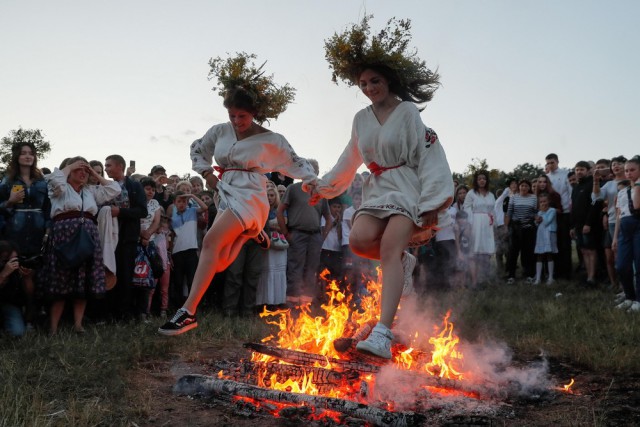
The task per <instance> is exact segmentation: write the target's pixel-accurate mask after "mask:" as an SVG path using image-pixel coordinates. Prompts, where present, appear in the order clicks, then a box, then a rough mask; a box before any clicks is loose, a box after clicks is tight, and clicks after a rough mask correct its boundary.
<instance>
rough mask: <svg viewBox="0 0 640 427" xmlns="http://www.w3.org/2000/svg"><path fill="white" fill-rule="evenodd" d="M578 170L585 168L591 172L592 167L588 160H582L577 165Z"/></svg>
mask: <svg viewBox="0 0 640 427" xmlns="http://www.w3.org/2000/svg"><path fill="white" fill-rule="evenodd" d="M575 167H576V168H585V169H586V170H591V165H590V164H589V162H587V161H586V160H580V161H579V162H578V163H576V166H575Z"/></svg>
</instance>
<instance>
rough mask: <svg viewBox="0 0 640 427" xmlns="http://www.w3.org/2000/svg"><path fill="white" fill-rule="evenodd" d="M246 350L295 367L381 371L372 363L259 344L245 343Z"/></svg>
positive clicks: (366, 371) (368, 371)
mask: <svg viewBox="0 0 640 427" xmlns="http://www.w3.org/2000/svg"><path fill="white" fill-rule="evenodd" d="M244 347H245V348H248V349H251V350H253V351H255V352H258V353H262V354H266V355H268V356H273V357H276V358H278V359H280V360H283V361H285V362H289V363H293V364H295V365H302V366H313V365H314V364H315V363H320V364H323V365H326V364H327V363H329V364H331V366H332V367H333V368H334V369H337V370H339V371H358V372H364V373H376V372H379V371H380V366H376V365H372V364H370V363H362V362H358V361H350V360H339V359H334V358H332V357H326V356H322V355H320V354H313V353H305V352H303V351H296V350H287V349H284V348H278V347H271V346H268V345H264V344H258V343H245V344H244ZM379 363H387V361H386V360H382V359H381V361H380V362H379Z"/></svg>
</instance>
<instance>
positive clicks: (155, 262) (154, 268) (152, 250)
mask: <svg viewBox="0 0 640 427" xmlns="http://www.w3.org/2000/svg"><path fill="white" fill-rule="evenodd" d="M142 250H143V251H144V254H145V255H146V256H147V259H148V261H149V265H150V266H151V273H152V274H153V278H154V279H160V278H161V277H162V275H163V274H164V261H162V257H161V256H160V253H159V252H158V248H157V246H156V244H155V243H153V242H149V245H147V246H142Z"/></svg>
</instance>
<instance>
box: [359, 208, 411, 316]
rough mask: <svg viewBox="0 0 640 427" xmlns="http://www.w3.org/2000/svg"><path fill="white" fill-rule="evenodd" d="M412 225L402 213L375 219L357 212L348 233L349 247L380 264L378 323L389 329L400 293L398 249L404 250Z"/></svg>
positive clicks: (400, 279)
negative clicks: (380, 292) (380, 294)
mask: <svg viewBox="0 0 640 427" xmlns="http://www.w3.org/2000/svg"><path fill="white" fill-rule="evenodd" d="M414 227H415V225H414V224H413V221H411V220H410V219H409V218H407V217H405V216H403V215H394V216H392V217H390V218H389V219H384V220H383V219H378V218H376V217H373V216H371V215H360V216H358V218H357V219H356V221H355V222H354V224H353V228H352V230H351V234H350V236H349V244H350V246H351V250H352V251H353V252H354V253H355V254H356V255H359V256H361V257H364V258H370V259H379V260H380V265H381V267H382V271H383V273H384V274H383V275H382V300H381V310H380V311H381V314H380V323H382V324H384V325H385V326H386V327H387V328H391V324H392V322H393V318H394V317H395V315H396V311H397V309H398V303H399V302H400V297H401V296H402V287H403V283H404V272H403V270H402V252H403V251H404V250H405V249H406V247H407V243H408V242H409V239H410V238H411V234H412V233H413V230H414Z"/></svg>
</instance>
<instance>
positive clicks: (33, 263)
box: [18, 234, 49, 270]
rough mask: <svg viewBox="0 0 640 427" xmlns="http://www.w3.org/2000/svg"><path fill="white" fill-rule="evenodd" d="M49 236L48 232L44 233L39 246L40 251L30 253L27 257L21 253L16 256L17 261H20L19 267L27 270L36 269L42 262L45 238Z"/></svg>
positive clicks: (45, 246)
mask: <svg viewBox="0 0 640 427" xmlns="http://www.w3.org/2000/svg"><path fill="white" fill-rule="evenodd" d="M48 238H49V235H48V234H45V235H44V237H43V238H42V247H41V248H40V253H37V254H35V255H31V256H29V257H27V256H24V255H21V256H19V257H18V262H19V263H20V267H24V268H27V269H29V270H37V269H39V268H40V267H42V265H43V264H44V262H43V261H44V252H45V250H46V249H47V240H48Z"/></svg>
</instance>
